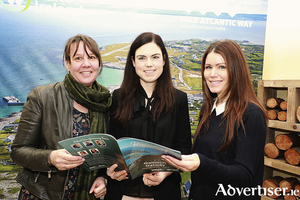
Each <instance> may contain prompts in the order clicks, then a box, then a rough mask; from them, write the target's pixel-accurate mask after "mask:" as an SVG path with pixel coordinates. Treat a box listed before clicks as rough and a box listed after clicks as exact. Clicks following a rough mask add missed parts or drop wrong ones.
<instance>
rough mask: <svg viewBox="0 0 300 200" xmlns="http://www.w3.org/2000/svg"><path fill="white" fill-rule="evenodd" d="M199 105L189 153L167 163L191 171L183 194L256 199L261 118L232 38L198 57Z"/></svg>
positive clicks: (260, 174) (260, 161) (259, 177)
mask: <svg viewBox="0 0 300 200" xmlns="http://www.w3.org/2000/svg"><path fill="white" fill-rule="evenodd" d="M201 68H202V70H201V71H202V85H203V94H204V104H203V107H202V108H201V111H200V115H199V120H200V121H199V125H198V128H197V130H196V134H195V136H194V143H193V153H194V154H191V155H188V156H183V159H182V160H181V161H179V160H177V159H173V158H171V157H169V156H163V158H164V159H165V160H166V161H167V162H169V163H170V164H172V165H174V166H176V167H178V168H179V169H182V170H183V171H192V175H191V176H192V187H191V193H190V196H189V199H193V200H200V199H205V200H209V199H224V198H226V199H227V198H229V199H257V200H259V199H260V195H261V192H262V191H261V185H262V179H263V172H264V145H265V139H266V131H267V125H266V123H267V118H266V114H265V110H264V108H263V107H262V106H261V105H260V103H259V102H258V100H257V98H256V95H255V93H254V90H253V86H252V83H251V79H250V73H249V70H248V67H247V62H246V59H245V56H244V54H243V51H242V49H241V48H240V46H239V45H238V44H237V43H236V42H234V41H232V40H224V41H217V42H214V43H213V44H211V45H210V46H209V47H208V49H207V50H206V51H205V53H204V55H203V59H202V65H201Z"/></svg>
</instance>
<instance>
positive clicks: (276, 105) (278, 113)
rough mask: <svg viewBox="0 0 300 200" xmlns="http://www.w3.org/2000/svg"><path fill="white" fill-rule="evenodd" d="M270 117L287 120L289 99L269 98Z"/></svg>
mask: <svg viewBox="0 0 300 200" xmlns="http://www.w3.org/2000/svg"><path fill="white" fill-rule="evenodd" d="M267 107H268V111H267V112H268V118H269V119H272V120H275V119H278V120H279V121H286V110H287V101H285V100H284V99H282V98H270V99H268V100H267Z"/></svg>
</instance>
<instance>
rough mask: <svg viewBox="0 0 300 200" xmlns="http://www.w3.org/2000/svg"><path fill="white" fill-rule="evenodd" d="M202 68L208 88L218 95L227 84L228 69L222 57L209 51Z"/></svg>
mask: <svg viewBox="0 0 300 200" xmlns="http://www.w3.org/2000/svg"><path fill="white" fill-rule="evenodd" d="M204 68H205V69H204V78H205V81H206V84H207V86H208V88H209V90H210V91H211V92H212V93H216V94H217V95H218V96H219V95H220V94H221V93H222V92H223V91H224V90H225V89H226V87H227V85H228V71H227V69H226V63H225V61H224V58H223V57H222V56H221V55H220V54H218V53H215V52H211V53H209V54H208V55H207V57H206V60H205V66H204Z"/></svg>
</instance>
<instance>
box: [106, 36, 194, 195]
mask: <svg viewBox="0 0 300 200" xmlns="http://www.w3.org/2000/svg"><path fill="white" fill-rule="evenodd" d="M110 131H111V134H112V135H114V136H115V137H116V138H117V139H118V138H121V137H133V138H138V139H143V140H147V141H150V142H154V143H158V144H161V145H164V146H167V147H169V148H172V149H176V150H179V151H181V153H182V154H187V153H189V152H190V148H191V132H190V123H189V112H188V103H187V95H186V93H184V92H182V91H180V90H177V89H175V88H174V87H173V84H172V77H171V72H170V62H169V58H168V52H167V50H166V48H165V46H164V43H163V41H162V39H161V37H160V36H159V35H157V34H154V33H150V32H145V33H142V34H140V35H139V36H138V37H137V38H136V39H135V40H134V41H133V43H132V45H131V47H130V50H129V53H128V56H127V62H126V66H125V71H124V79H123V82H122V84H121V87H120V88H119V89H117V90H115V91H114V92H113V102H112V106H111V124H110ZM116 167H117V165H112V166H111V167H110V168H109V169H108V170H107V175H108V176H110V179H108V184H107V195H106V196H105V199H114V200H118V199H122V200H126V199H144V198H145V199H172V200H173V199H174V200H176V199H178V200H179V199H180V198H181V194H180V182H181V177H180V174H179V173H178V172H173V173H172V172H156V173H154V174H144V175H143V176H141V177H138V178H136V179H134V180H130V179H127V178H126V176H127V173H126V171H125V170H122V171H118V172H115V169H116Z"/></svg>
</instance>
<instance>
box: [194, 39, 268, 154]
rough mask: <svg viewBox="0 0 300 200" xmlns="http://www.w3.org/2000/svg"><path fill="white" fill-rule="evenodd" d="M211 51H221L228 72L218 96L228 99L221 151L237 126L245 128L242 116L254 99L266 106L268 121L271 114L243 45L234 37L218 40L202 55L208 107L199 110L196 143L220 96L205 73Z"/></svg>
mask: <svg viewBox="0 0 300 200" xmlns="http://www.w3.org/2000/svg"><path fill="white" fill-rule="evenodd" d="M211 52H214V53H217V54H220V55H221V56H222V57H223V59H224V61H225V65H226V69H227V72H228V85H227V87H226V88H225V90H224V91H223V92H222V93H221V96H218V101H221V102H222V101H223V100H225V99H226V108H225V112H224V118H223V122H225V121H227V124H226V132H225V135H224V138H223V145H222V146H221V147H220V148H219V149H218V152H220V151H222V150H224V149H226V148H227V147H228V146H229V145H230V143H231V141H232V140H233V138H234V132H235V130H237V128H239V127H242V128H243V129H244V124H243V119H242V117H243V114H244V112H245V110H246V108H247V106H248V104H249V103H254V104H255V105H257V106H258V107H259V108H260V109H261V110H262V112H263V113H264V116H265V119H266V122H267V117H266V112H265V109H264V108H263V107H262V105H261V104H260V103H259V101H258V99H257V97H256V95H255V92H254V89H253V85H252V82H251V78H250V72H249V69H248V66H247V62H246V58H245V55H244V53H243V50H242V49H241V47H240V46H239V45H238V44H237V43H236V42H234V41H232V40H220V41H216V42H214V43H212V44H211V45H210V46H209V47H208V48H207V49H206V51H205V52H204V55H203V58H202V63H201V73H202V88H203V96H204V104H203V108H204V109H202V110H201V112H200V114H199V118H200V119H201V121H200V122H199V125H198V127H197V129H196V133H195V135H194V143H195V141H196V138H197V137H198V136H199V132H200V130H201V132H202V133H203V134H204V133H205V132H206V131H207V130H208V126H209V120H210V114H211V110H212V107H213V103H214V100H215V98H216V97H217V95H216V94H215V93H212V92H211V91H210V90H209V88H208V86H207V83H206V80H205V77H204V70H205V62H206V58H207V55H208V54H209V53H211ZM202 130H203V131H202Z"/></svg>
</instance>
